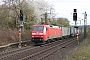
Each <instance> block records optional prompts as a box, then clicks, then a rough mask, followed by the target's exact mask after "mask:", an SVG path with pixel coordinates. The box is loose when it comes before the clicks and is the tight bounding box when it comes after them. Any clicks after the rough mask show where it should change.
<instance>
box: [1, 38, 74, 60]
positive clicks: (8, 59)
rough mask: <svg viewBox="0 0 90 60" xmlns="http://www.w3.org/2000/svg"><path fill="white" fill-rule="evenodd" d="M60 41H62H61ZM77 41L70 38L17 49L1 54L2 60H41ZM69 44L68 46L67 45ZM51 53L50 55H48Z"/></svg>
mask: <svg viewBox="0 0 90 60" xmlns="http://www.w3.org/2000/svg"><path fill="white" fill-rule="evenodd" d="M59 41H60V40H59ZM74 41H75V38H68V39H65V40H63V41H60V42H55V43H51V44H49V45H48V44H47V45H43V46H41V47H40V46H36V47H33V48H31V47H26V48H24V49H23V48H21V49H17V50H15V51H11V52H7V53H1V54H0V60H29V59H30V60H37V59H38V57H39V59H38V60H41V59H43V58H45V57H46V56H48V55H51V54H52V53H54V52H55V51H57V50H58V49H61V48H62V47H65V46H66V45H68V44H70V43H72V42H74ZM66 43H67V44H66ZM48 53H49V54H48Z"/></svg>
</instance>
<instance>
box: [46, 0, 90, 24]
mask: <svg viewBox="0 0 90 60" xmlns="http://www.w3.org/2000/svg"><path fill="white" fill-rule="evenodd" d="M46 1H47V2H48V3H49V4H52V5H54V9H55V12H56V13H58V15H57V16H58V17H65V18H68V19H69V21H70V24H71V25H74V21H73V14H72V13H73V9H77V14H78V15H77V16H78V18H77V19H78V20H81V19H84V14H83V13H85V11H86V13H87V24H89V25H90V22H89V20H90V7H89V6H90V0H46ZM77 23H80V21H77ZM81 23H82V25H83V24H84V21H83V20H82V21H81Z"/></svg>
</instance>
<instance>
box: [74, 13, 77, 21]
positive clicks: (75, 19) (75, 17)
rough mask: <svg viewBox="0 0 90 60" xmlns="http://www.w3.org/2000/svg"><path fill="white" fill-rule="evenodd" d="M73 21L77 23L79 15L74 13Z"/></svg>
mask: <svg viewBox="0 0 90 60" xmlns="http://www.w3.org/2000/svg"><path fill="white" fill-rule="evenodd" d="M73 20H74V21H77V13H73Z"/></svg>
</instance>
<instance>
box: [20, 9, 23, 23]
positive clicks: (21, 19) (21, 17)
mask: <svg viewBox="0 0 90 60" xmlns="http://www.w3.org/2000/svg"><path fill="white" fill-rule="evenodd" d="M20 21H23V10H20Z"/></svg>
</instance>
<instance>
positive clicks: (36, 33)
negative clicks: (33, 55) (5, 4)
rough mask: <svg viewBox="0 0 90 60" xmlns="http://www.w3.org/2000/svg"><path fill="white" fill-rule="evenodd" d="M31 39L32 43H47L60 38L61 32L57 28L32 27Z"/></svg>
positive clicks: (46, 26) (47, 26)
mask: <svg viewBox="0 0 90 60" xmlns="http://www.w3.org/2000/svg"><path fill="white" fill-rule="evenodd" d="M31 37H32V39H31V41H32V42H34V43H40V42H47V41H49V40H51V39H54V38H55V39H56V38H61V37H62V31H61V28H60V27H58V26H53V25H34V26H33V28H32V33H31Z"/></svg>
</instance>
